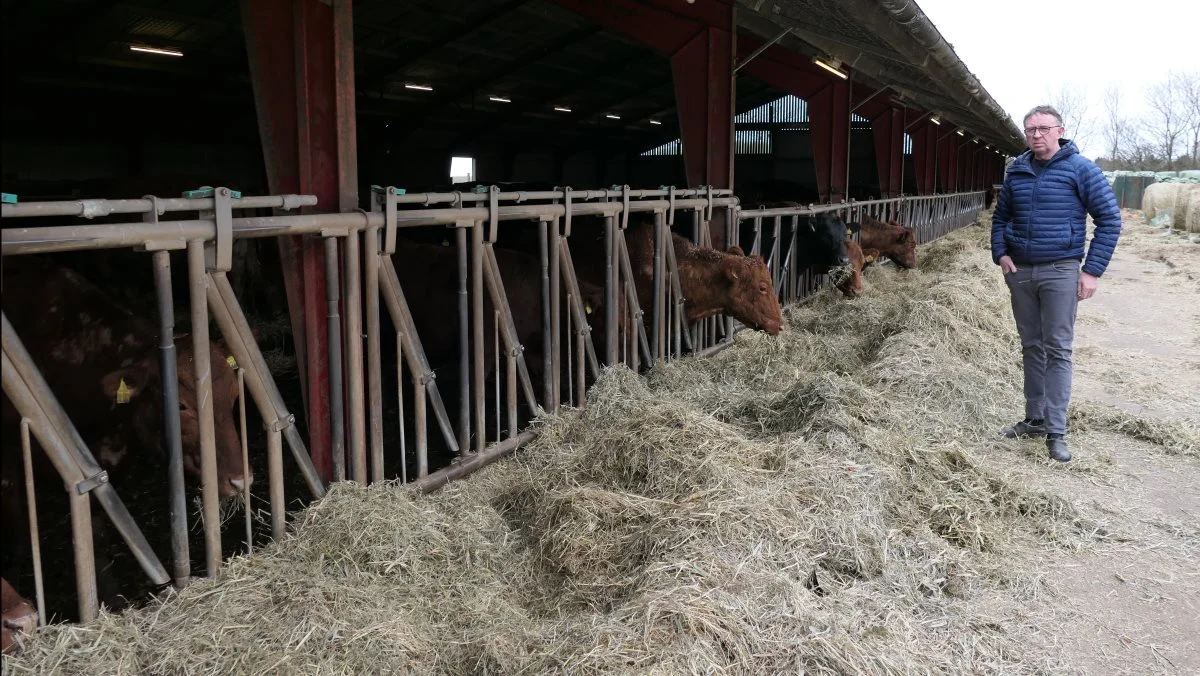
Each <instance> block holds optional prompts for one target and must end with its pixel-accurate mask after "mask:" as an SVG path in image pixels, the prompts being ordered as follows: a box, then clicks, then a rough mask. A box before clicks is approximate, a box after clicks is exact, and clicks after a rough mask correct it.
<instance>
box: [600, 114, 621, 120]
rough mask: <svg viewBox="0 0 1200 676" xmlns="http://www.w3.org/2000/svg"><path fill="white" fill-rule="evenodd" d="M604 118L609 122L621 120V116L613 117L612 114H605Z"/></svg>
mask: <svg viewBox="0 0 1200 676" xmlns="http://www.w3.org/2000/svg"><path fill="white" fill-rule="evenodd" d="M604 117H607V118H608V119H610V120H619V119H621V116H620V115H613V114H612V113H607V114H605V116H604Z"/></svg>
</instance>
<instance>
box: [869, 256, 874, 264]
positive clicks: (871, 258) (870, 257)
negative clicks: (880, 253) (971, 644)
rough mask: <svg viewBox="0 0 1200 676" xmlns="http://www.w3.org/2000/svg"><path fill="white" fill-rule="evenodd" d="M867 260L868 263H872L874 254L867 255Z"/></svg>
mask: <svg viewBox="0 0 1200 676" xmlns="http://www.w3.org/2000/svg"><path fill="white" fill-rule="evenodd" d="M867 262H868V263H874V262H875V257H874V256H867Z"/></svg>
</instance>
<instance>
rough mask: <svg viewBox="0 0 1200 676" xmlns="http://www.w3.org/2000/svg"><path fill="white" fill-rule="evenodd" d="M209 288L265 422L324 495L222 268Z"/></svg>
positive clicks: (312, 487)
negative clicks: (273, 429)
mask: <svg viewBox="0 0 1200 676" xmlns="http://www.w3.org/2000/svg"><path fill="white" fill-rule="evenodd" d="M207 288H208V305H209V307H210V308H212V314H213V319H215V320H216V322H217V326H218V327H220V329H221V335H222V337H224V339H225V345H226V346H227V347H228V348H229V351H230V352H232V353H233V356H234V359H236V360H237V362H238V363H239V364H241V365H242V366H243V367H244V368H246V383H247V384H248V385H249V387H250V394H251V395H252V396H253V397H254V401H255V403H256V404H257V405H258V410H259V412H260V413H262V416H263V420H264V422H265V423H266V424H267V425H269V426H272V427H275V428H277V429H278V430H279V431H280V432H282V433H283V436H284V438H285V439H286V440H287V444H288V448H289V449H291V451H292V458H293V459H294V460H295V461H296V466H297V467H298V468H299V469H300V474H301V475H302V476H303V477H304V480H305V483H306V484H307V485H308V489H309V492H311V493H312V496H313V497H314V498H321V497H324V496H325V484H324V482H322V481H321V477H320V476H318V475H317V469H316V467H314V466H313V462H312V458H310V457H309V455H308V449H307V448H306V447H305V445H304V440H303V439H301V438H300V432H299V430H297V429H296V425H295V424H294V423H295V416H293V415H292V414H291V413H289V412H288V410H287V405H286V404H285V403H284V401H283V395H282V394H280V392H279V388H278V386H276V384H275V380H274V379H273V378H271V371H270V369H268V368H267V362H266V360H265V359H263V356H262V351H261V350H259V348H258V343H256V342H255V341H254V334H253V333H252V332H251V330H250V324H249V322H247V321H246V315H245V314H243V313H242V307H241V305H239V304H238V302H237V298H236V297H235V296H234V294H233V287H232V286H230V284H229V279H228V277H226V275H225V273H223V272H214V273H211V274H210V275H209V284H208V287H207Z"/></svg>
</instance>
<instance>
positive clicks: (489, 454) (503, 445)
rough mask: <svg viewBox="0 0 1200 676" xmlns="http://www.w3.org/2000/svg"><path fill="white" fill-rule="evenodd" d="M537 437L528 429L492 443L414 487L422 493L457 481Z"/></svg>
mask: <svg viewBox="0 0 1200 676" xmlns="http://www.w3.org/2000/svg"><path fill="white" fill-rule="evenodd" d="M536 437H537V434H536V433H535V432H532V431H528V430H527V431H525V432H521V433H520V434H518V435H517V436H515V437H513V438H511V439H506V440H504V441H502V442H500V443H498V444H492V445H491V446H488V447H487V448H486V449H485V450H484V451H483V452H481V453H474V454H472V455H471V457H469V458H468V459H466V460H464V461H462V462H456V463H454V464H453V465H450V466H449V467H446V468H444V469H441V470H439V471H437V472H434V473H433V474H430V475H429V476H427V477H424V478H422V479H420V480H418V481H415V482H413V488H414V489H415V490H417V491H418V492H420V493H432V492H433V491H436V490H438V489H439V488H442V487H443V486H445V485H446V484H448V483H450V482H451V481H457V480H459V479H461V478H463V477H465V476H467V475H469V474H472V473H474V472H476V471H478V470H481V469H483V468H484V467H487V466H488V465H490V464H492V463H493V462H496V461H497V460H499V459H501V458H503V457H505V456H507V455H510V454H511V453H512V452H513V451H515V450H517V449H518V448H520V447H521V446H523V445H525V444H527V443H529V442H530V441H533V439H535V438H536Z"/></svg>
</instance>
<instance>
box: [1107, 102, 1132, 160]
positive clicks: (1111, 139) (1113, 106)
mask: <svg viewBox="0 0 1200 676" xmlns="http://www.w3.org/2000/svg"><path fill="white" fill-rule="evenodd" d="M1103 131H1104V141H1105V142H1106V143H1107V144H1108V157H1109V159H1111V160H1119V159H1121V150H1122V148H1123V147H1125V146H1126V145H1132V144H1129V143H1128V142H1129V141H1131V139H1128V138H1126V137H1127V136H1128V134H1129V118H1127V117H1125V116H1124V115H1121V92H1120V91H1119V90H1118V89H1117V88H1116V87H1109V88H1108V89H1106V90H1105V91H1104V129H1103ZM1123 142H1124V143H1123Z"/></svg>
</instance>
